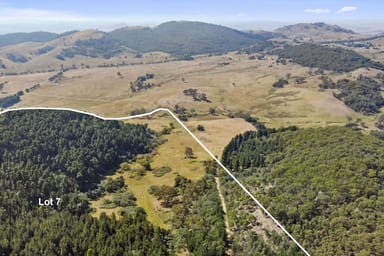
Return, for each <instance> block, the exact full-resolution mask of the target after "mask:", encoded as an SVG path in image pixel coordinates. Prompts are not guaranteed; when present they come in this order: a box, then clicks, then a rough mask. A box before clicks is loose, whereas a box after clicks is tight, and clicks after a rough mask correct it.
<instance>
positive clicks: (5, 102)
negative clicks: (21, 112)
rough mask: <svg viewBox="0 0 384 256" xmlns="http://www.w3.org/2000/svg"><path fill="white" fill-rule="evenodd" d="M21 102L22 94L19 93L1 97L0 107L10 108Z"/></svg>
mask: <svg viewBox="0 0 384 256" xmlns="http://www.w3.org/2000/svg"><path fill="white" fill-rule="evenodd" d="M19 102H20V95H17V94H15V95H11V96H7V97H4V98H0V108H8V107H10V106H12V105H15V104H16V103H19Z"/></svg>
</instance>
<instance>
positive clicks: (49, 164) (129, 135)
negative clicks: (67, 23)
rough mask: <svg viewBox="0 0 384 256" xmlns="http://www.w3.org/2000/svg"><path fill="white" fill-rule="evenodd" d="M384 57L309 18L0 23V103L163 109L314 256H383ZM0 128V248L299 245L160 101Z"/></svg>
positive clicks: (15, 117)
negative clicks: (63, 28)
mask: <svg viewBox="0 0 384 256" xmlns="http://www.w3.org/2000/svg"><path fill="white" fill-rule="evenodd" d="M383 51H384V43H383V40H382V37H380V35H378V36H372V35H365V34H359V33H356V32H354V31H352V30H349V29H344V28H342V27H339V26H337V25H328V24H325V23H321V22H317V23H300V24H295V25H289V26H285V27H280V28H278V29H276V30H274V31H270V32H268V31H239V30H236V29H232V28H229V27H224V26H220V25H214V24H208V23H203V22H187V21H179V22H175V21H172V22H166V23H163V24H160V25H158V26H155V27H151V28H149V27H124V28H119V29H115V30H113V31H109V32H103V31H99V30H95V29H87V30H83V31H70V32H66V33H62V34H56V33H45V32H41V33H40V32H39V33H16V34H11V35H0V107H1V110H5V109H10V108H23V107H52V108H72V109H77V110H81V111H86V112H90V113H94V114H97V115H100V116H104V117H109V118H117V117H126V116H131V115H138V114H143V113H148V112H150V111H152V110H154V109H157V108H167V109H169V110H170V111H172V112H173V113H174V114H175V115H176V116H177V117H178V118H179V119H180V120H181V121H182V122H183V124H185V125H186V127H187V128H188V129H189V130H190V131H191V132H192V133H193V134H194V135H195V136H196V137H197V138H198V139H199V140H200V141H201V142H202V143H203V144H204V145H205V146H206V147H207V148H208V149H209V151H211V152H212V153H213V154H214V155H215V156H217V158H218V159H220V160H221V162H222V163H223V164H224V165H225V166H226V167H227V168H228V169H229V170H230V171H231V172H232V173H233V174H234V175H235V176H236V177H237V178H238V179H239V180H240V181H241V183H242V184H244V186H245V187H246V188H247V189H248V190H249V191H250V192H251V193H252V194H253V195H255V196H256V197H257V198H258V199H259V200H260V201H261V203H262V204H263V205H264V206H265V207H266V208H267V209H268V210H269V211H270V212H271V213H272V215H273V216H274V217H276V219H277V220H278V221H279V222H281V223H282V225H284V227H285V228H286V229H287V230H288V232H289V233H290V234H292V235H293V236H294V237H295V238H296V239H297V240H298V241H299V243H300V244H302V245H303V247H304V248H306V249H307V250H308V251H309V252H310V253H311V254H312V255H329V253H331V254H332V255H381V254H382V253H384V252H383V248H381V244H382V243H383V242H384V236H383V234H384V233H383V230H384V229H383V225H382V219H383V216H382V212H383V211H382V210H383V187H382V183H383V177H384V176H383V173H382V172H383V171H382V168H383V164H382V161H381V160H382V156H383V150H382V149H383V139H384V121H383V120H384V114H383V110H384V63H383V60H384V57H383V56H384V55H383ZM0 131H1V133H0V160H1V161H0V174H1V176H0V184H2V187H3V188H4V189H3V191H2V193H0V220H1V222H0V229H1V230H4V232H0V255H27V253H28V252H32V253H35V254H36V255H37V254H38V253H39V252H43V255H108V253H112V252H113V255H126V254H124V253H126V252H129V253H132V255H204V256H205V255H227V256H231V255H266V256H270V255H308V254H307V253H306V252H303V251H301V250H300V248H299V247H298V246H297V245H296V244H295V243H294V242H293V241H291V240H290V239H289V238H288V237H287V236H286V235H285V234H284V232H283V230H281V229H280V228H279V227H277V225H276V224H275V223H274V222H273V221H272V220H271V219H270V218H269V217H267V216H266V215H265V213H264V212H263V211H262V210H261V209H260V208H258V207H257V205H256V204H255V203H254V201H252V200H251V198H250V197H249V196H248V195H247V194H246V193H244V191H243V190H242V189H241V188H240V187H239V186H238V184H236V182H235V181H234V180H233V179H232V178H231V177H229V176H228V175H227V173H225V172H224V170H222V169H221V168H220V167H219V166H218V165H217V163H216V162H214V161H213V160H212V157H210V156H209V154H207V152H206V151H205V150H204V149H203V148H202V147H201V146H200V145H199V144H198V143H197V142H196V141H195V140H194V138H193V137H192V136H190V134H188V132H187V131H186V130H185V129H184V128H183V127H181V126H180V124H179V123H178V122H177V121H176V120H175V119H174V118H173V117H172V116H170V115H169V114H168V113H166V112H158V113H156V114H153V115H150V116H146V117H140V118H139V117H138V118H133V119H129V120H124V121H105V120H98V119H97V118H95V117H91V116H87V115H82V114H78V113H72V112H70V111H57V110H56V111H54V110H44V111H43V110H28V111H21V110H20V111H16V112H10V113H5V114H3V115H1V116H0ZM47 138H48V141H47ZM42 177H43V178H44V179H43V178H42ZM24 183H25V186H24V185H23V184H24ZM29 190H31V191H32V192H31V193H30V194H28V192H29ZM56 194H61V195H62V197H63V202H64V203H63V205H62V206H59V205H57V207H48V206H44V205H43V206H42V205H40V206H39V205H37V206H36V205H34V204H33V202H35V201H36V200H37V199H38V198H55V196H56ZM39 200H40V199H39ZM7 202H10V203H7ZM9 205H11V206H12V207H9ZM11 208H12V209H13V210H9V209H11ZM65 221H67V222H65ZM38 222H41V224H38ZM69 222H71V223H75V226H69V225H68V223H69ZM27 223H32V224H31V225H27ZM24 226H25V228H24ZM58 226H60V227H63V228H62V229H60V232H58V233H57V234H55V232H56V230H57V229H58ZM88 233H89V236H88ZM24 234H26V235H24ZM77 238H79V239H80V238H81V239H80V240H81V241H83V240H84V242H81V241H80V240H79V239H77ZM37 240H39V241H40V240H41V242H40V243H38V242H36V241H37ZM106 241H107V245H105V246H104V243H105V242H106ZM125 241H129V242H125ZM149 241H150V242H149ZM356 241H359V242H356ZM49 244H55V246H56V247H58V248H60V250H59V249H57V248H53V247H54V246H53V247H52V248H51V247H49V246H48V245H49ZM128 255H131V254H128Z"/></svg>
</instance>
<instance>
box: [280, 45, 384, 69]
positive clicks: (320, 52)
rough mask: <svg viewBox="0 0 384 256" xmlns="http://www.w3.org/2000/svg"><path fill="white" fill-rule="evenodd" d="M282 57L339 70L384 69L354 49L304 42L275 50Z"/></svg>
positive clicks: (300, 62) (312, 65)
mask: <svg viewBox="0 0 384 256" xmlns="http://www.w3.org/2000/svg"><path fill="white" fill-rule="evenodd" d="M274 53H275V54H277V55H279V57H281V58H287V59H291V60H292V61H293V62H296V63H298V64H300V65H303V66H306V67H312V68H313V67H316V68H321V69H326V70H333V71H338V72H349V71H352V70H355V69H357V68H361V67H370V68H376V69H380V70H384V65H383V64H381V63H379V62H374V61H372V60H371V59H369V58H366V57H364V56H362V55H361V54H358V53H357V52H355V51H353V50H348V49H344V48H341V47H329V46H321V45H316V44H309V43H304V44H300V45H291V46H286V47H284V48H283V49H279V50H275V51H274Z"/></svg>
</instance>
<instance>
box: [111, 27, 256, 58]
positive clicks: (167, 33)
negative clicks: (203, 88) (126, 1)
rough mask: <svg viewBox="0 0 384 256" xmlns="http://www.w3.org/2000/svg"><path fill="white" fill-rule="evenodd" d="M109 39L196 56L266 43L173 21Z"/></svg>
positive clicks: (113, 34) (249, 36) (114, 33)
mask: <svg viewBox="0 0 384 256" xmlns="http://www.w3.org/2000/svg"><path fill="white" fill-rule="evenodd" d="M108 38H111V39H114V40H117V41H119V42H121V43H122V44H124V45H125V46H127V47H129V48H132V49H135V50H138V51H141V52H150V51H164V52H167V53H171V54H174V55H193V54H202V53H218V52H225V51H232V50H237V49H239V48H242V47H247V46H250V45H253V44H257V43H262V39H263V36H258V35H253V34H250V33H245V32H241V31H238V30H234V29H231V28H227V27H224V26H219V25H213V24H207V23H202V22H187V21H179V22H176V21H171V22H167V23H163V24H160V25H159V26H157V27H155V28H122V29H117V30H114V31H112V32H110V33H108Z"/></svg>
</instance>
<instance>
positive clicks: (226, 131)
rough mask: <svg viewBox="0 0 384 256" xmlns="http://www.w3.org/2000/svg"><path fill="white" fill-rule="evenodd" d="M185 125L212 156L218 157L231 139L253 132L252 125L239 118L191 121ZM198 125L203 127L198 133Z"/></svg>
mask: <svg viewBox="0 0 384 256" xmlns="http://www.w3.org/2000/svg"><path fill="white" fill-rule="evenodd" d="M186 125H187V127H188V128H189V129H190V130H191V131H192V132H193V133H194V134H195V135H196V136H197V138H198V139H199V140H200V141H201V142H202V143H204V145H205V146H206V147H207V148H208V149H209V150H210V151H211V152H212V153H213V154H215V155H216V156H219V157H220V156H221V153H222V152H223V149H224V147H225V146H226V145H227V144H228V143H229V142H230V140H231V138H232V137H234V136H236V135H237V134H240V133H243V132H245V131H250V130H255V127H254V126H253V125H251V124H250V123H248V122H246V121H245V120H244V119H241V118H225V119H213V120H191V121H188V122H186ZM198 125H202V126H204V128H205V131H198V130H197V126H198Z"/></svg>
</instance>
